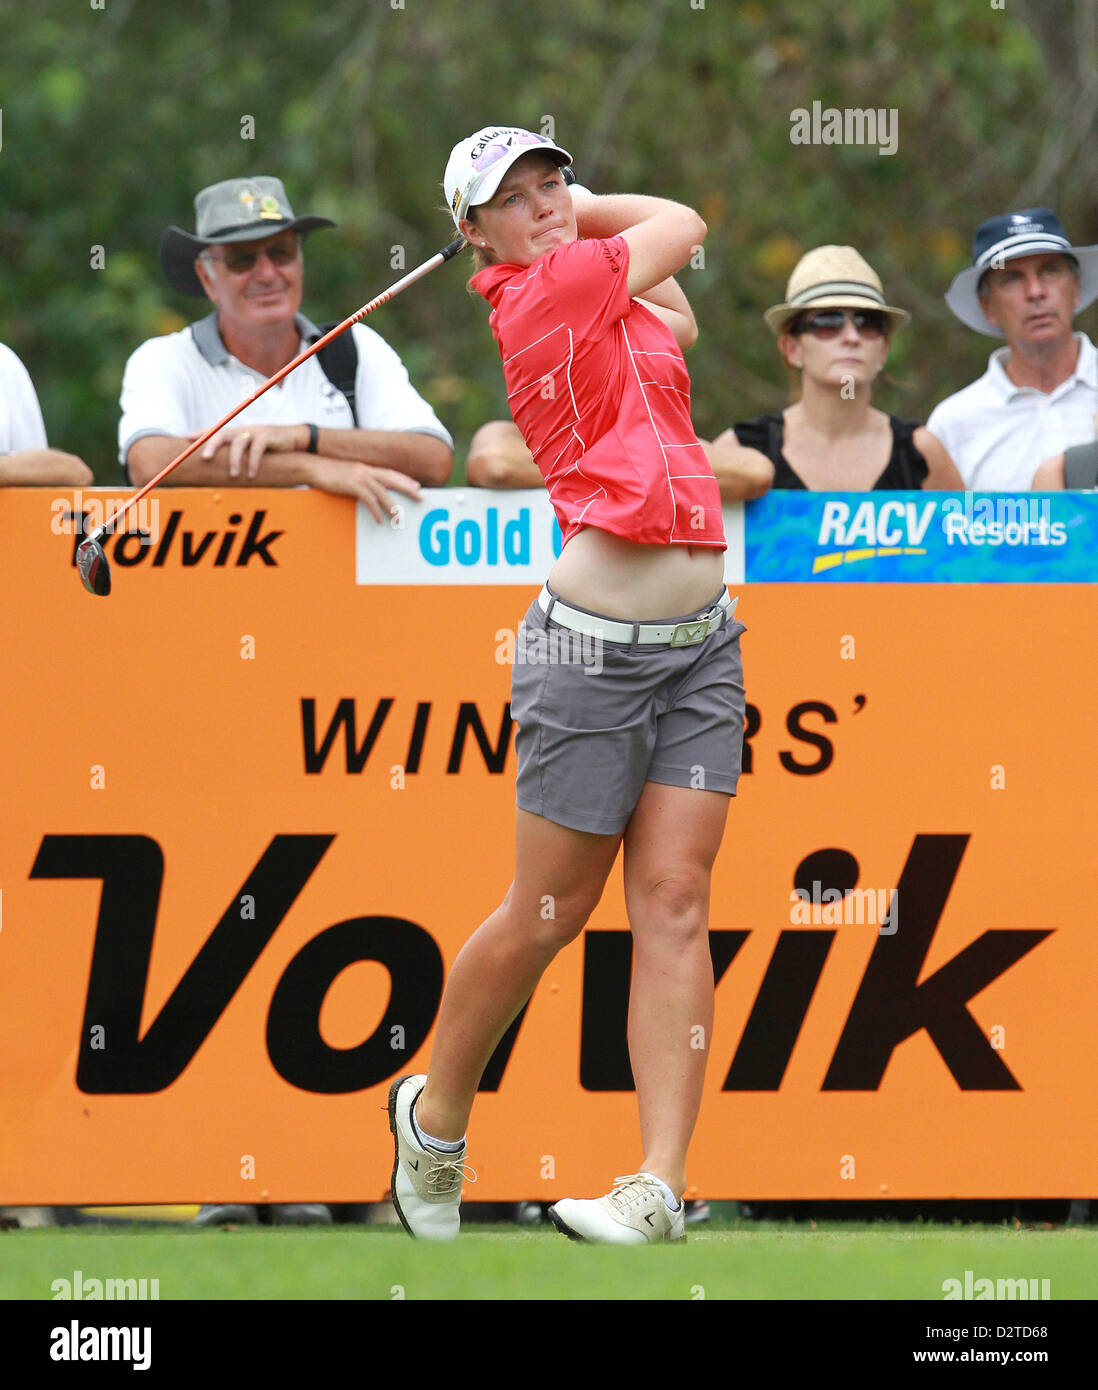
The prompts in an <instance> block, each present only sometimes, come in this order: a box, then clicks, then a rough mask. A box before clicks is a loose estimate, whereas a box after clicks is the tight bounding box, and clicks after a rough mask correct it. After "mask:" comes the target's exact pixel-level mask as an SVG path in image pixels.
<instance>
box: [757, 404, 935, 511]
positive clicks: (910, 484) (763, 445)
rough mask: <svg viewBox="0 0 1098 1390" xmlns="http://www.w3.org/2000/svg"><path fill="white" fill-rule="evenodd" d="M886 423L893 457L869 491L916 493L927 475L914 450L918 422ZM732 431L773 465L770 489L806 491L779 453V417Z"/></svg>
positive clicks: (759, 419)
mask: <svg viewBox="0 0 1098 1390" xmlns="http://www.w3.org/2000/svg"><path fill="white" fill-rule="evenodd" d="M888 423H889V424H890V425H891V426H892V455H891V457H890V458H889V460H888V463H887V464H885V468H884V472H883V473H882V474H881V476H880V477H879V478H878V479H877V481H876V482H875V483H874V484H873V487H872V489H870V490H871V491H873V492H887V491H890V490H896V491H904V490H912V491H917V490H918V489H919V488H921V487H922V485H923V481H924V479H925V478H926V475H927V474H928V473H929V471H930V470H929V468H928V467H927V463H926V459H925V458H923V456H922V454H920V453H919V451H918V449H916V447H915V440H914V434H915V431H916V430H917V429H919V428H920V422H919V421H918V420H899V419H897V418H896V416H895V415H890V416H889V417H888ZM732 428H733V430H734V432H735V435H736V438H737V439H738V440H739V442H740V443H741V444H742V445H743V446H744V448H745V449H758V451H759V453H760V454H765V455H766V457H767V458H768V459H769V460H770V462H771V463H772V464H773V465H774V482H773V484H772V486H773V487H784V488H800V489H801V491H802V492H804V491H807V489H806V488H805V485H804V483H803V482H802V481H801V479H800V478H798V476H797V475H796V473H794V472H793V469H792V468H791V467H790V466H789V463H788V461H787V460H786V457H785V455H784V454H783V453H782V442H783V439H782V436H783V434H784V430H785V421H784V419H783V418H782V416H781V415H759V416H757V417H756V418H755V419H754V420H742V421H741V422H740V423H739V424H736V425H733V426H732Z"/></svg>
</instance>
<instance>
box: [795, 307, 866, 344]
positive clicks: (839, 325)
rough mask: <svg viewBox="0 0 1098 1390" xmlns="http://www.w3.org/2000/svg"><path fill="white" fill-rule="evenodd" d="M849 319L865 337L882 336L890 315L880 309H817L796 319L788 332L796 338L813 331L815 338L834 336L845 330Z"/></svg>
mask: <svg viewBox="0 0 1098 1390" xmlns="http://www.w3.org/2000/svg"><path fill="white" fill-rule="evenodd" d="M847 319H851V320H853V323H854V327H855V328H856V329H857V331H858V332H859V333H860V334H861V336H862V337H863V338H880V337H881V336H882V335H883V334H885V333H887V332H888V315H887V314H883V313H881V311H880V310H879V309H815V310H813V312H812V313H810V314H801V315H800V317H799V318H797V319H795V320H794V321H793V323H792V324H791V325H790V327H789V329H788V332H790V333H792V334H793V336H794V337H795V338H799V337H800V335H801V334H802V333H811V334H812V336H813V337H814V338H834V337H836V336H837V335H838V334H840V333H841V332H842V331H843V327H844V326H845V324H846V321H847Z"/></svg>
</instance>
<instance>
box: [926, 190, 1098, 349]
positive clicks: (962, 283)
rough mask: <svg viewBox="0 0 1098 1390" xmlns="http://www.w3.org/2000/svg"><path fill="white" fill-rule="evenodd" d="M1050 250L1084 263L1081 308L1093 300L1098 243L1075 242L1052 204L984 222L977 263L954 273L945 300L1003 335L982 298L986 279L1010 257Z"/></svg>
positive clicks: (984, 329) (1097, 289)
mask: <svg viewBox="0 0 1098 1390" xmlns="http://www.w3.org/2000/svg"><path fill="white" fill-rule="evenodd" d="M1049 252H1057V253H1059V254H1060V255H1063V256H1070V257H1072V258H1073V259H1074V260H1075V262H1076V264H1077V265H1078V267H1079V303H1078V305H1077V306H1076V309H1075V312H1076V313H1078V312H1079V310H1080V309H1085V308H1086V307H1087V305H1088V304H1093V303H1094V301H1095V300H1096V299H1098V246H1072V244H1071V242H1070V241H1069V240H1068V237H1067V233H1066V232H1065V231H1064V229H1063V227H1062V226H1061V225H1060V219H1059V218H1058V217H1057V216H1056V214H1055V213H1054V212H1053V211H1052V209H1051V208H1022V210H1021V211H1020V212H1006V213H1003V214H1002V215H1001V216H999V217H991V218H989V219H988V220H987V221H986V222H982V223H981V224H980V226H979V227H977V228H976V235H975V236H974V237H973V238H972V262H973V263H972V265H970V266H969V267H968V269H967V270H962V271H961V273H960V274H959V275H956V276H954V279H953V283H952V285H950V287H949V289H948V290H947V292H946V297H945V301H946V303H947V304H948V305H949V307H950V308H951V309H952V310H953V312H954V313H955V314H956V315H957V317H958V318H959V319H960V320H961V322H962V323H963V324H966V325H967V326H968V327H969V328H974V329H975V330H976V332H977V333H985V334H987V336H988V337H989V338H1002V337H1003V336H1004V334H1003V330H1002V329H1001V328H995V327H993V326H992V324H991V322H990V320H989V319H988V317H987V315H986V314H985V313H984V308H983V305H982V304H981V303H980V281H981V280H982V279H983V278H984V276H985V275H986V274H987V272H988V271H989V270H1001V269H1002V267H1003V265H1004V264H1005V263H1006V262H1007V261H1014V260H1017V259H1018V258H1019V257H1020V256H1040V255H1047V254H1048V253H1049Z"/></svg>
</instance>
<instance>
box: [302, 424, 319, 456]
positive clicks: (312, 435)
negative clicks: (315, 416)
mask: <svg viewBox="0 0 1098 1390" xmlns="http://www.w3.org/2000/svg"><path fill="white" fill-rule="evenodd" d="M319 439H320V431H319V430H318V429H317V427H316V426H315V425H310V426H309V442H308V444H307V445H306V446H305V452H306V453H307V454H315V453H316V446H317V442H318V440H319Z"/></svg>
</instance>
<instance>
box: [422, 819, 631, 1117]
mask: <svg viewBox="0 0 1098 1390" xmlns="http://www.w3.org/2000/svg"><path fill="white" fill-rule="evenodd" d="M620 843H621V836H620V835H590V834H587V833H586V832H584V831H582V830H569V829H568V828H567V826H563V825H557V824H556V823H555V822H553V821H549V820H546V819H545V818H544V817H542V816H535V815H531V814H530V813H529V812H528V811H521V810H520V811H517V812H516V822H515V879H514V882H513V883H512V884H511V887H510V888H509V889H508V890H507V896H506V898H505V899H504V900H503V902H502V903H501V904H500V906H499V907H498V908H496V910H495V912H493V913H492V915H491V916H490V917H488V918H487V919H486V920H485V921H484V922H483V923H482V924H481V925H480V926H479V927H478V928H477V930H476V931H475V932H474V933H473V935H472V936H471V937H470V938H469V940H468V941H467V942H466V943H465V945H464V946H463V947H462V949H461V951H460V952H459V954H458V957H457V959H456V960H455V961H454V964H453V967H452V968H451V970H450V974H449V977H448V978H447V981H446V988H445V989H444V990H443V994H442V1004H441V1005H440V1007H439V1014H438V1026H437V1029H436V1032H435V1041H434V1047H433V1048H432V1051H431V1066H430V1071H429V1073H428V1078H427V1084H426V1085H425V1086H424V1088H423V1092H422V1094H421V1095H420V1098H419V1100H418V1101H417V1102H416V1123H417V1124H418V1125H419V1127H420V1129H421V1130H423V1131H425V1132H426V1133H427V1134H430V1135H432V1136H433V1137H434V1138H436V1139H446V1140H456V1139H460V1138H461V1136H462V1135H463V1134H464V1133H465V1129H466V1126H467V1124H468V1122H469V1112H470V1110H471V1109H472V1106H473V1099H474V1097H475V1096H476V1090H477V1086H478V1085H479V1084H480V1078H481V1076H482V1075H483V1073H484V1068H485V1067H486V1066H487V1065H488V1060H489V1058H490V1057H491V1055H492V1053H493V1052H494V1051H495V1048H496V1044H497V1043H498V1042H499V1040H500V1038H502V1037H503V1035H504V1033H505V1032H506V1031H507V1029H508V1027H509V1026H510V1024H511V1022H512V1021H513V1019H514V1018H515V1016H516V1015H517V1014H518V1012H519V1010H520V1009H521V1008H522V1006H523V1004H525V1002H526V1001H527V999H528V998H529V997H530V995H531V994H532V993H533V990H534V986H535V985H536V984H537V982H538V980H539V979H541V976H542V972H543V971H544V970H545V967H546V966H547V965H548V964H549V962H550V961H551V960H552V959H553V957H554V956H555V955H556V953H557V952H558V951H559V950H560V948H561V947H562V946H566V945H567V944H568V942H570V941H572V940H573V939H574V938H575V937H576V936H577V935H578V934H579V933H580V932H581V931H582V930H583V927H584V924H585V923H586V921H587V919H588V917H589V916H590V915H591V913H592V911H593V910H594V908H595V907H596V906H597V904H598V901H599V898H600V897H601V896H602V890H603V887H604V885H605V883H606V877H607V875H608V874H609V872H610V869H611V867H612V865H613V863H614V859H615V857H616V855H617V852H618V845H619V844H620Z"/></svg>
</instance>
